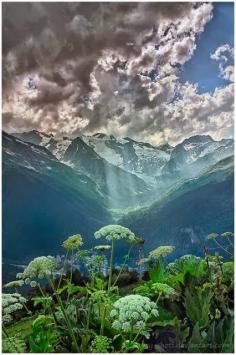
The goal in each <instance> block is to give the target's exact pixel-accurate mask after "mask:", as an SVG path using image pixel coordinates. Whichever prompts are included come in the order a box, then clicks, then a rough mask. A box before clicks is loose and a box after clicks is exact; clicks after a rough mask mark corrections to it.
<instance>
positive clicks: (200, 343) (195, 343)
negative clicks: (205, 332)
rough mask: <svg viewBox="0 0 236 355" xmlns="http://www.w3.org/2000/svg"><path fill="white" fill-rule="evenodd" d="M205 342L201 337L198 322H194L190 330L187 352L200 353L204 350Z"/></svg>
mask: <svg viewBox="0 0 236 355" xmlns="http://www.w3.org/2000/svg"><path fill="white" fill-rule="evenodd" d="M204 348H205V344H204V340H203V339H202V336H201V333H200V328H199V325H198V323H196V324H195V326H194V328H193V332H192V336H191V339H190V340H189V344H188V352H189V353H202V352H204Z"/></svg>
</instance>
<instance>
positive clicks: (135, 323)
mask: <svg viewBox="0 0 236 355" xmlns="http://www.w3.org/2000/svg"><path fill="white" fill-rule="evenodd" d="M113 307H114V308H113V310H112V311H111V313H110V317H111V319H112V320H113V322H112V327H113V328H114V329H115V330H117V331H118V332H122V333H131V334H137V333H139V334H143V335H147V333H146V332H145V330H146V327H147V322H148V320H149V319H150V318H151V316H154V317H158V314H159V313H158V310H157V306H156V304H155V303H154V302H152V301H150V299H149V298H148V297H144V296H140V295H128V296H125V297H122V298H120V299H119V300H118V301H116V302H115V303H114V305H113Z"/></svg>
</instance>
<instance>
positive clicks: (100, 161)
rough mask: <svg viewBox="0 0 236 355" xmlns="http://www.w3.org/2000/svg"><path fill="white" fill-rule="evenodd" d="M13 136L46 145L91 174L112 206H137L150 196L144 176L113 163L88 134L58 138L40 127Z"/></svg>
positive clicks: (57, 156) (75, 167) (86, 173)
mask: <svg viewBox="0 0 236 355" xmlns="http://www.w3.org/2000/svg"><path fill="white" fill-rule="evenodd" d="M14 136H15V137H18V138H20V139H22V140H24V141H26V142H31V143H34V144H39V145H40V146H43V147H46V148H47V149H48V150H49V151H50V152H51V153H52V154H53V155H54V156H55V157H56V158H57V159H59V160H60V161H61V162H62V163H63V164H66V165H68V166H70V167H72V168H73V169H74V170H76V171H77V172H78V173H80V174H84V175H86V176H88V177H89V178H90V179H91V180H92V181H94V183H95V184H96V185H97V188H98V190H99V191H100V192H101V193H102V194H104V195H105V196H106V198H107V202H108V204H109V206H110V207H111V208H122V207H130V206H133V207H135V206H137V205H139V204H143V203H147V201H149V200H150V190H151V188H150V187H149V186H148V184H147V183H146V182H145V181H144V180H142V179H141V178H140V177H138V176H137V175H135V174H133V173H131V172H129V171H126V170H124V169H122V168H120V167H119V166H117V165H115V164H111V163H110V162H109V159H108V160H106V159H105V158H103V157H102V156H101V155H99V154H98V153H97V152H96V149H94V147H91V145H90V144H87V143H86V141H87V138H86V137H85V136H82V137H77V138H75V139H69V138H66V137H64V138H60V139H55V138H53V137H52V136H51V135H47V134H44V133H41V132H37V131H30V132H26V133H20V134H18V133H14ZM99 139H100V138H99Z"/></svg>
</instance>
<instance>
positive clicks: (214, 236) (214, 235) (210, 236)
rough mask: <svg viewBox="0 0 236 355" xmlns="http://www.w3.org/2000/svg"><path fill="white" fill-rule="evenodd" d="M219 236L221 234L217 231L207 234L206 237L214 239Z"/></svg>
mask: <svg viewBox="0 0 236 355" xmlns="http://www.w3.org/2000/svg"><path fill="white" fill-rule="evenodd" d="M217 237H219V234H217V233H210V234H208V235H207V237H206V239H208V240H214V239H216V238H217Z"/></svg>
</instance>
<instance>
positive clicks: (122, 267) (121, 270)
mask: <svg viewBox="0 0 236 355" xmlns="http://www.w3.org/2000/svg"><path fill="white" fill-rule="evenodd" d="M132 248H133V245H131V247H130V248H129V251H128V254H127V255H126V256H125V260H124V263H123V264H122V266H121V268H120V271H119V273H118V275H117V278H116V279H115V282H114V283H113V285H112V287H114V286H115V285H116V283H117V281H118V280H119V277H120V275H121V273H122V272H123V270H124V267H125V265H126V262H127V260H128V259H129V255H130V253H131V250H132Z"/></svg>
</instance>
